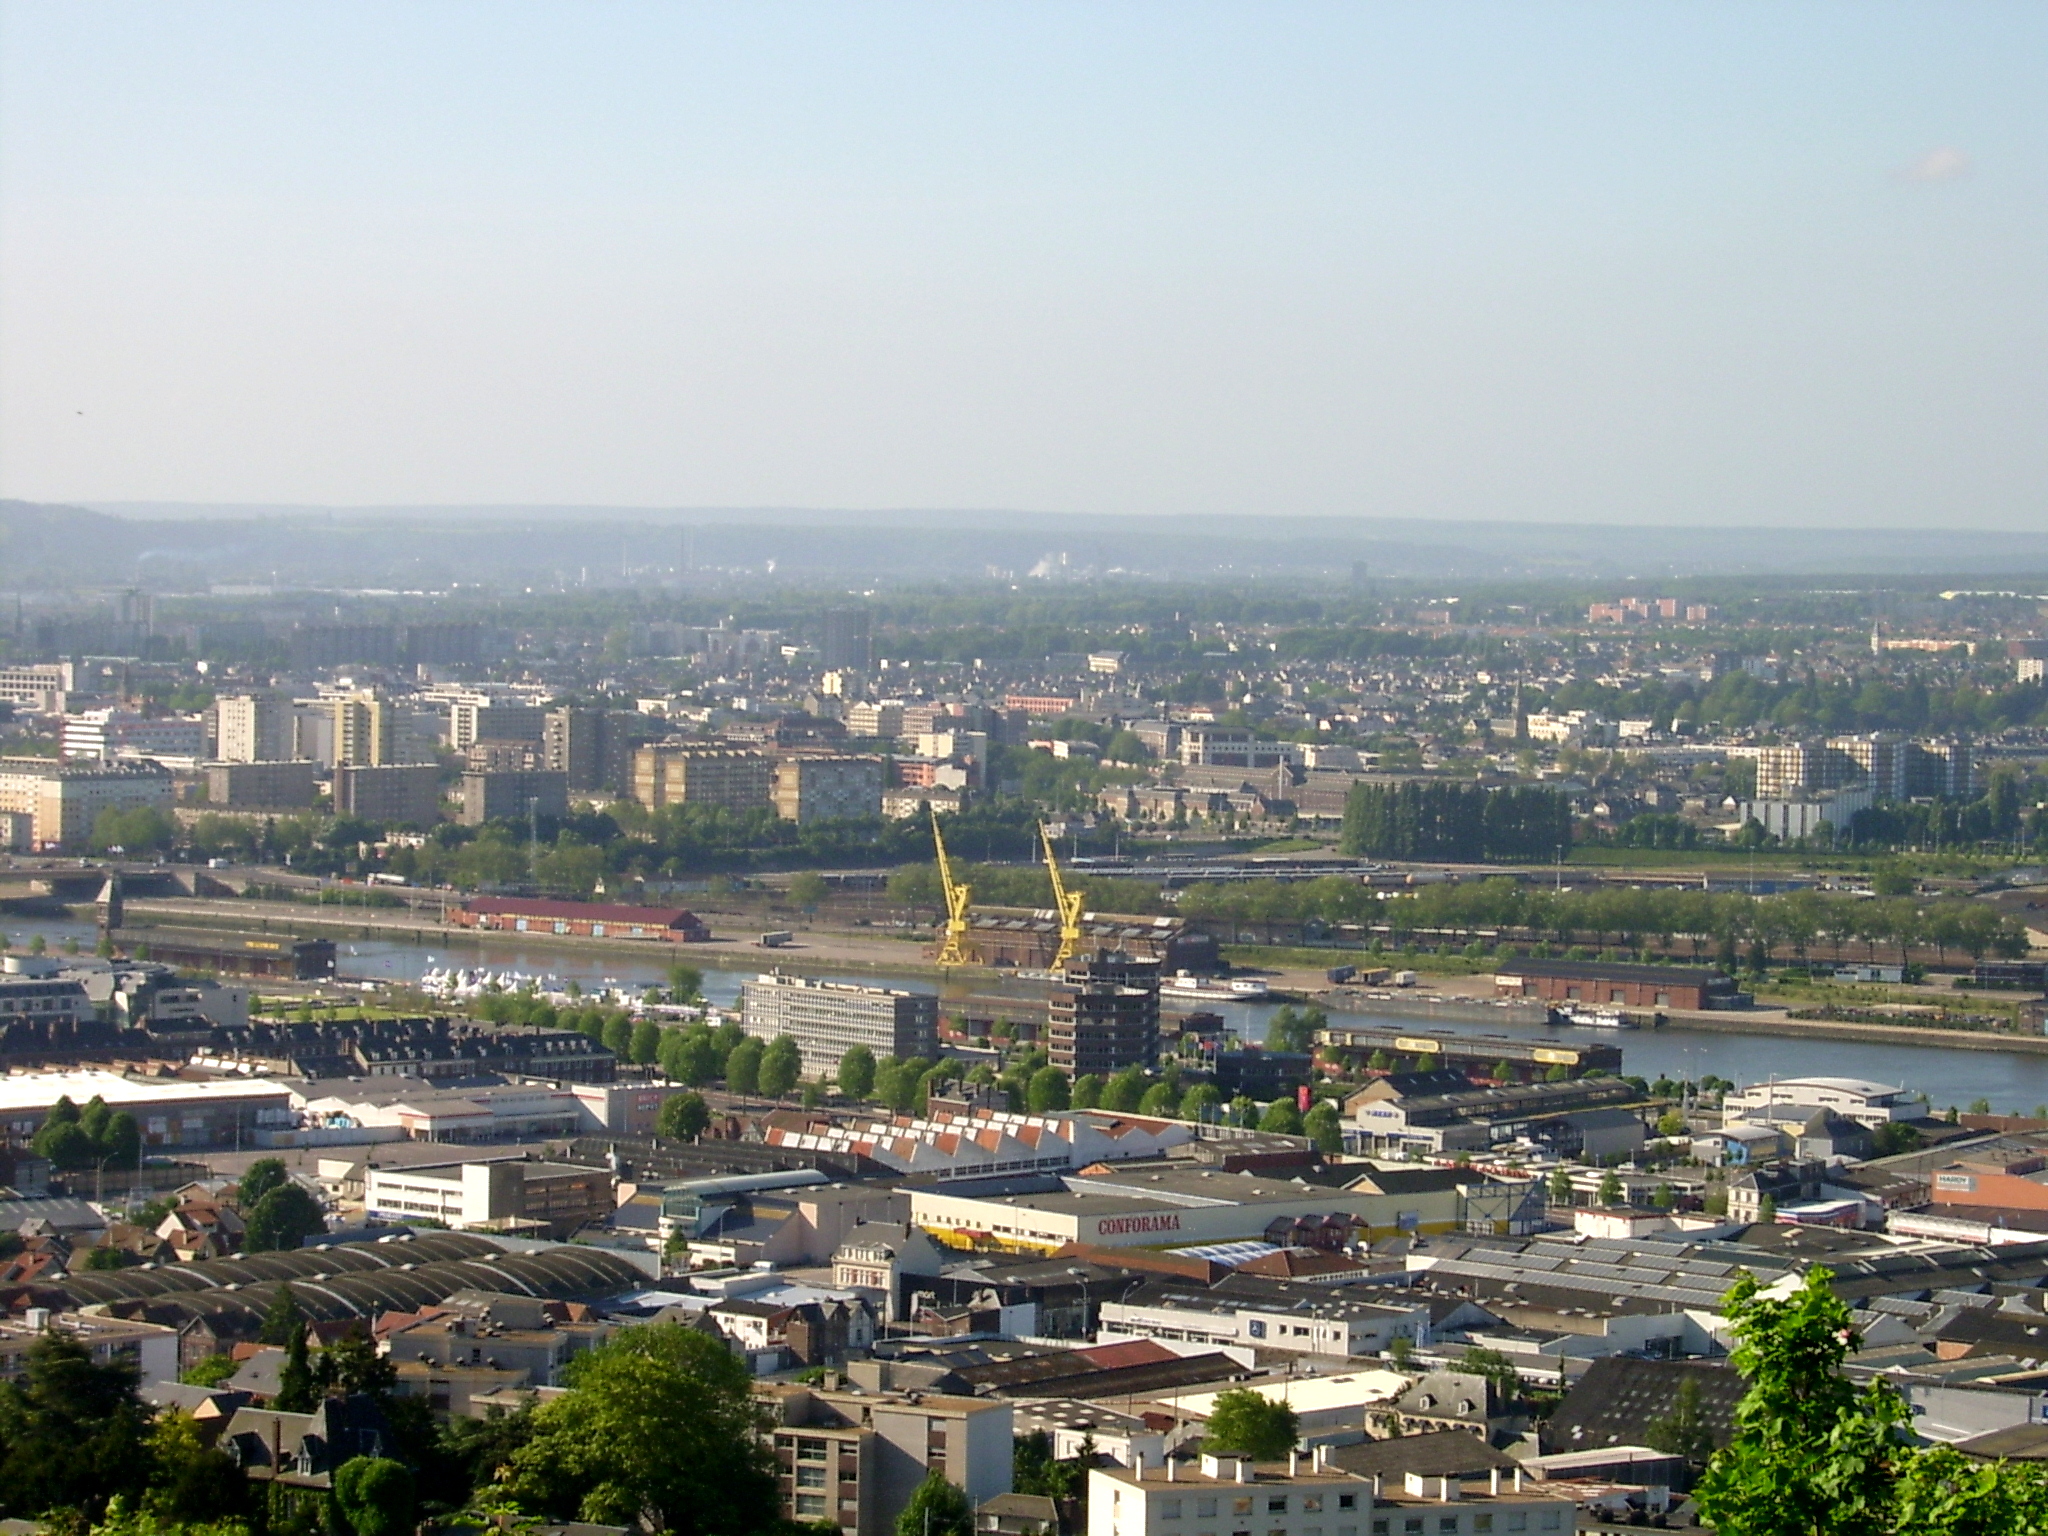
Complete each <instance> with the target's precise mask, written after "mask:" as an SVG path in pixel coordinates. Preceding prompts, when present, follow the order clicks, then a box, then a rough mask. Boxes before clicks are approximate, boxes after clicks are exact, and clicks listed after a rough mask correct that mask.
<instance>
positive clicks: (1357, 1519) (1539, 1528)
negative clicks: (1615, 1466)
mask: <svg viewBox="0 0 2048 1536" xmlns="http://www.w3.org/2000/svg"><path fill="white" fill-rule="evenodd" d="M1578 1528H1579V1527H1578V1506H1577V1503H1576V1501H1575V1500H1574V1498H1573V1497H1572V1495H1571V1494H1569V1493H1565V1492H1558V1493H1547V1492H1539V1491H1538V1486H1537V1484H1536V1483H1535V1482H1534V1481H1533V1480H1530V1481H1525V1480H1524V1478H1523V1475H1522V1473H1521V1472H1520V1470H1519V1469H1518V1470H1516V1471H1514V1472H1512V1473H1508V1474H1506V1475H1502V1474H1499V1473H1495V1474H1493V1475H1492V1476H1490V1477H1488V1478H1485V1479H1481V1480H1479V1481H1461V1480H1460V1479H1457V1478H1438V1477H1431V1478H1423V1477H1418V1476H1415V1475H1414V1474H1410V1475H1409V1476H1408V1477H1407V1478H1405V1479H1403V1480H1402V1482H1400V1483H1398V1484H1396V1483H1394V1482H1392V1481H1391V1480H1387V1479H1381V1480H1379V1481H1377V1482H1375V1480H1374V1479H1372V1478H1366V1477H1357V1476H1354V1475H1352V1474H1351V1473H1348V1472H1343V1471H1340V1470H1338V1469H1337V1468H1335V1467H1331V1466H1328V1465H1327V1464H1326V1463H1325V1462H1324V1459H1323V1457H1322V1456H1321V1455H1320V1454H1312V1455H1308V1456H1302V1457H1298V1458H1290V1459H1289V1460H1288V1461H1284V1462H1259V1463H1257V1464H1254V1463H1252V1462H1249V1461H1245V1460H1241V1459H1239V1458H1237V1457H1234V1456H1208V1455H1205V1456H1203V1457H1202V1459H1201V1461H1200V1463H1199V1465H1196V1466H1189V1467H1186V1468H1183V1467H1181V1466H1180V1464H1178V1463H1176V1462H1175V1461H1173V1460H1172V1459H1171V1458H1169V1459H1168V1460H1167V1462H1166V1465H1165V1466H1152V1465H1146V1466H1144V1467H1099V1468H1097V1469H1096V1470H1094V1471H1092V1472H1090V1473H1089V1474H1088V1536H1252V1533H1254V1532H1256V1533H1258V1536H1521V1533H1525V1532H1526V1533H1528V1536H1567V1533H1570V1532H1575V1531H1577V1530H1578Z"/></svg>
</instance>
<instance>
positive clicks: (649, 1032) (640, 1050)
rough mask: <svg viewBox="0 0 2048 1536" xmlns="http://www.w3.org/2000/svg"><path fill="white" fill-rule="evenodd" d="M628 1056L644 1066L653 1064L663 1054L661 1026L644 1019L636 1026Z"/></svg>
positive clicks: (630, 1041) (629, 1045) (629, 1042)
mask: <svg viewBox="0 0 2048 1536" xmlns="http://www.w3.org/2000/svg"><path fill="white" fill-rule="evenodd" d="M627 1054H628V1055H630V1056H631V1057H632V1058H633V1060H634V1061H635V1062H638V1063H639V1064H640V1065H642V1066H646V1065H648V1064H649V1063H651V1062H652V1061H653V1060H654V1059H655V1057H657V1056H659V1055H660V1054H661V1026H660V1025H659V1024H657V1023H655V1022H654V1020H652V1019H642V1020H641V1021H640V1022H639V1023H638V1024H635V1025H634V1026H633V1034H632V1038H631V1039H630V1040H629V1041H628V1051H627Z"/></svg>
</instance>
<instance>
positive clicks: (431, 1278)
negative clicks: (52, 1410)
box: [63, 1232, 647, 1322]
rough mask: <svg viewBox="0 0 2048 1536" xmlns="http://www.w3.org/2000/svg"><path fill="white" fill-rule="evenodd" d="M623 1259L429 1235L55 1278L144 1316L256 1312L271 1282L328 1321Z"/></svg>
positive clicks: (625, 1275) (87, 1300) (599, 1282)
mask: <svg viewBox="0 0 2048 1536" xmlns="http://www.w3.org/2000/svg"><path fill="white" fill-rule="evenodd" d="M646 1279H647V1277H646V1274H645V1272H644V1271H643V1270H641V1269H640V1268H639V1267H638V1266H637V1265H635V1264H633V1263H632V1262H631V1261H630V1260H628V1259H625V1258H623V1257H621V1256H620V1255H618V1254H615V1253H608V1252H606V1251H605V1250H603V1249H601V1248H589V1247H582V1246H578V1245H574V1244H564V1245H562V1246H560V1247H556V1248H543V1249H538V1250H535V1251H532V1252H517V1253H514V1252H507V1251H505V1250H504V1249H501V1248H499V1247H498V1245H497V1244H495V1243H493V1242H491V1241H490V1240H489V1239H488V1238H482V1237H477V1236H474V1235H472V1234H469V1233H460V1232H437V1233H431V1234H427V1235H424V1236H417V1237H413V1238H411V1239H409V1240H404V1241H398V1242H379V1243H337V1244H334V1245H331V1246H329V1247H325V1248H320V1249H313V1248H303V1249H300V1250H298V1251H297V1252H294V1253H278V1254H261V1255H257V1256H254V1257H251V1258H245V1259H207V1260H199V1261H196V1262H194V1263H190V1264H180V1265H176V1266H164V1267H159V1268H144V1269H130V1270H118V1271H108V1272H98V1271H96V1272H93V1273H91V1274H84V1275H76V1276H72V1277H69V1278H67V1279H66V1280H65V1281H64V1282H63V1289H64V1290H66V1291H67V1292H69V1293H70V1294H71V1297H72V1300H73V1304H74V1305H78V1306H85V1305H89V1304H91V1303H94V1302H105V1303H112V1304H114V1305H116V1306H118V1305H119V1304H120V1303H122V1302H130V1303H133V1302H143V1303H145V1304H147V1305H148V1307H149V1308H150V1311H151V1313H152V1314H153V1315H157V1316H163V1315H164V1314H165V1313H166V1312H168V1313H172V1314H182V1315H184V1316H187V1317H220V1316H225V1315H241V1316H257V1317H260V1316H262V1314H263V1313H265V1312H267V1311H268V1310H269V1309H270V1305H271V1303H272V1302H273V1301H274V1300H275V1299H276V1296H277V1290H278V1287H279V1286H280V1285H286V1284H288V1285H290V1287H291V1291H292V1297H293V1299H294V1300H295V1301H297V1303H298V1304H299V1306H300V1308H301V1309H302V1310H304V1312H305V1313H306V1315H307V1316H308V1317H311V1318H313V1319H314V1320H315V1321H318V1322H336V1321H340V1320H342V1319H345V1318H351V1317H374V1316H376V1315H377V1314H378V1313H379V1312H413V1311H418V1310H419V1309H420V1308H422V1307H429V1306H433V1305H434V1304H435V1303H437V1302H440V1301H442V1300H445V1299H446V1298H447V1297H449V1296H451V1295H453V1294H454V1293H455V1292H457V1291H465V1290H480V1291H501V1292H507V1293H510V1294H512V1295H519V1296H535V1297H544V1298H548V1299H552V1300H570V1299H573V1298H581V1297H590V1296H600V1295H604V1294H606V1293H608V1292H613V1291H620V1290H624V1289H627V1288H628V1287H631V1286H636V1285H644V1284H645V1283H646Z"/></svg>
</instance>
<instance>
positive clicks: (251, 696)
mask: <svg viewBox="0 0 2048 1536" xmlns="http://www.w3.org/2000/svg"><path fill="white" fill-rule="evenodd" d="M293 724H294V720H293V706H292V701H291V700H290V699H286V698H280V697H278V696H277V695H275V694H262V693H245V694H237V695H233V696H231V697H228V698H224V699H217V700H215V701H214V732H215V736H216V745H215V747H214V756H215V757H216V758H218V759H219V760H220V761H221V762H223V763H279V762H287V761H289V760H290V759H292V758H293V757H296V756H297V755H298V753H297V751H296V743H295V742H294V740H293V731H292V726H293Z"/></svg>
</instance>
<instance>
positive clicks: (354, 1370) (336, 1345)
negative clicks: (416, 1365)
mask: <svg viewBox="0 0 2048 1536" xmlns="http://www.w3.org/2000/svg"><path fill="white" fill-rule="evenodd" d="M313 1380H314V1382H315V1384H316V1385H317V1386H318V1387H319V1388H320V1392H321V1395H323V1396H325V1395H328V1394H330V1393H333V1394H339V1395H340V1396H342V1397H353V1396H355V1395H356V1394H357V1393H362V1394H364V1395H365V1396H368V1397H376V1398H389V1397H390V1396H391V1394H392V1393H393V1392H395V1391H396V1390H397V1389H398V1367H397V1365H396V1364H394V1363H393V1362H392V1361H391V1360H390V1359H389V1358H387V1357H386V1356H384V1355H380V1354H378V1353H377V1346H376V1345H375V1344H374V1343H372V1342H371V1341H370V1339H369V1337H368V1336H367V1335H365V1334H360V1333H351V1334H349V1335H347V1336H346V1337H343V1338H340V1339H337V1340H335V1341H334V1342H333V1343H332V1344H330V1345H328V1346H327V1348H325V1349H323V1350H321V1351H320V1355H319V1358H318V1359H316V1360H315V1361H314V1362H313Z"/></svg>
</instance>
